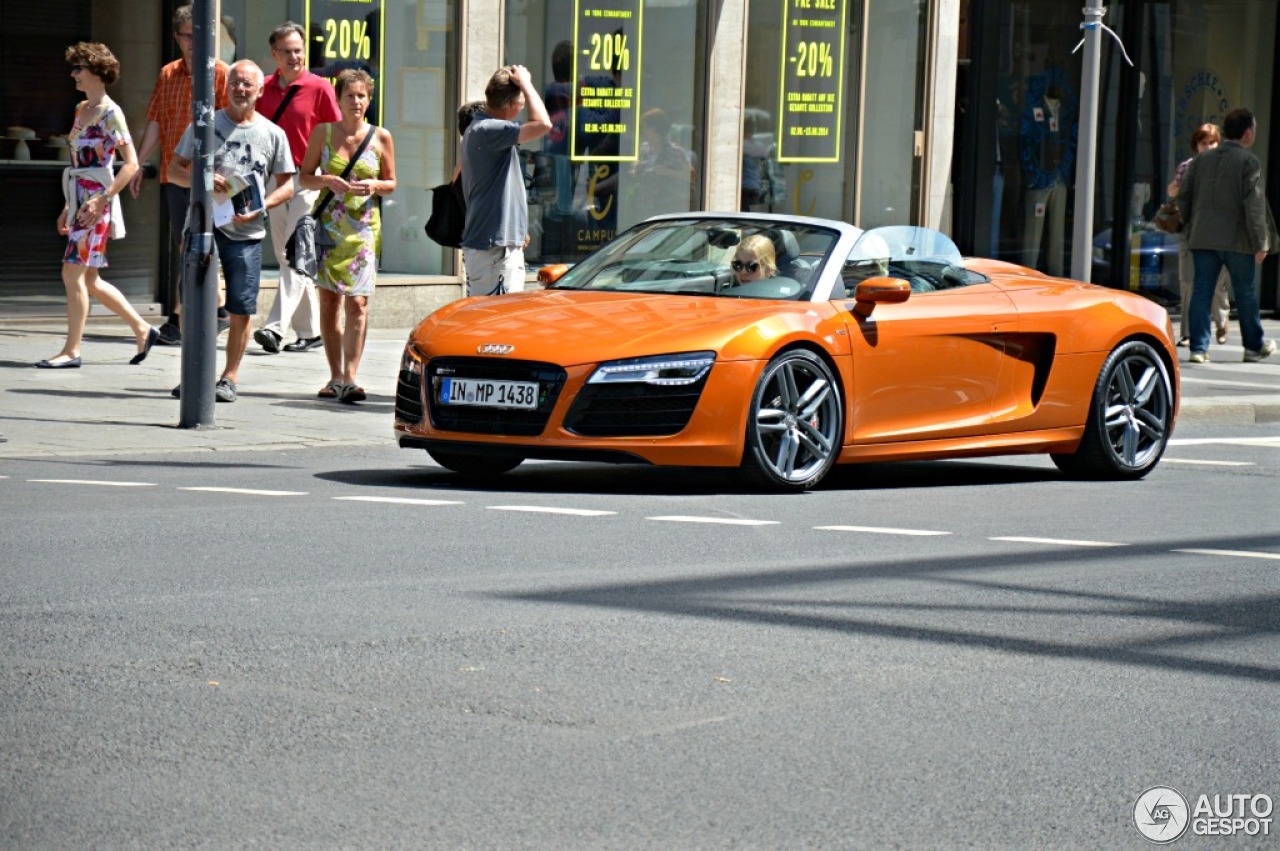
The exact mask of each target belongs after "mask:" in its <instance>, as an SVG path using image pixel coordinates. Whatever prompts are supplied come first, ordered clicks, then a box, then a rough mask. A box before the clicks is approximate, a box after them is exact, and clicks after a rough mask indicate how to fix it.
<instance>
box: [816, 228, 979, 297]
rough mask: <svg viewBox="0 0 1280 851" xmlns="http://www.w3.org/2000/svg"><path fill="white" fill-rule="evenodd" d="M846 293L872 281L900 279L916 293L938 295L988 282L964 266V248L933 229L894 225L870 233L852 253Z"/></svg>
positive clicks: (845, 275)
mask: <svg viewBox="0 0 1280 851" xmlns="http://www.w3.org/2000/svg"><path fill="white" fill-rule="evenodd" d="M841 277H842V278H843V280H844V285H845V293H846V294H852V293H853V290H854V288H855V287H856V286H857V285H858V284H859V283H860V282H862V281H865V280H867V279H869V278H879V277H892V278H900V279H903V280H906V281H908V282H909V283H910V284H911V290H912V291H913V292H934V291H935V290H948V289H954V288H956V287H963V286H968V285H970V284H976V283H982V282H985V281H987V280H988V279H987V278H986V276H985V275H982V274H979V273H978V272H974V271H971V270H968V269H966V268H965V267H964V258H963V257H962V256H961V255H960V249H959V248H957V247H956V244H955V243H954V242H952V241H951V240H950V238H948V237H947V236H946V235H944V234H941V233H939V232H938V231H936V230H930V229H929V228H920V227H912V226H910V225H893V226H890V227H882V228H875V229H874V230H869V231H866V232H864V233H863V234H862V236H860V237H858V241H857V242H855V243H854V245H853V250H852V251H850V252H849V256H848V258H846V259H845V262H844V270H843V272H842V273H841Z"/></svg>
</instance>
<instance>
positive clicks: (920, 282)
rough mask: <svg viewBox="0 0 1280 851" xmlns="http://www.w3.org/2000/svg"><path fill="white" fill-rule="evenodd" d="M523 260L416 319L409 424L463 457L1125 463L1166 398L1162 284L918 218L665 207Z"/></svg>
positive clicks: (774, 472)
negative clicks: (1081, 269) (489, 286)
mask: <svg viewBox="0 0 1280 851" xmlns="http://www.w3.org/2000/svg"><path fill="white" fill-rule="evenodd" d="M539 277H540V279H541V280H542V281H543V283H544V284H545V288H542V289H537V290H533V291H528V292H522V293H513V294H510V295H505V296H498V297H481V298H470V299H463V300H460V301H456V302H453V303H451V304H449V305H447V306H445V307H443V308H441V309H439V310H437V311H436V312H434V313H432V314H431V315H430V316H428V317H427V318H426V319H424V320H423V321H422V323H421V324H420V325H418V327H417V328H415V329H414V330H413V333H412V334H411V335H410V337H409V342H408V344H407V345H406V346H405V350H404V355H403V358H402V361H401V365H400V374H399V383H398V387H397V392H396V408H395V433H396V435H397V437H398V439H399V443H400V445H401V446H402V447H408V448H420V449H425V450H427V452H428V453H430V454H431V457H432V458H434V459H435V460H436V461H437V462H438V463H440V464H441V465H442V466H444V467H447V468H449V469H451V470H454V471H457V472H459V473H463V474H469V475H497V474H500V473H503V472H506V471H508V470H510V469H512V468H514V467H515V466H516V465H518V464H519V463H520V462H521V461H523V460H524V459H526V458H543V459H580V460H589V461H614V462H639V463H647V464H665V465H683V466H706V467H740V468H741V469H742V471H743V473H744V474H745V476H746V478H747V479H749V480H751V481H753V482H754V483H755V485H756V486H763V487H765V488H769V489H775V490H781V491H800V490H804V489H807V488H812V487H813V486H815V485H816V484H818V482H819V481H821V480H822V478H823V476H825V475H826V474H827V472H828V471H829V470H830V469H831V467H832V465H834V464H853V463H858V462H864V461H887V460H893V459H920V458H955V457H972V456H980V455H1005V454H1014V453H1047V454H1049V455H1050V456H1051V457H1052V458H1053V460H1054V461H1055V462H1056V463H1057V465H1058V466H1059V467H1060V468H1061V469H1062V470H1063V471H1064V472H1066V473H1068V474H1069V475H1073V476H1082V477H1092V478H1110V479H1136V478H1140V477H1142V476H1144V475H1145V474H1146V473H1148V472H1149V471H1150V470H1151V469H1152V468H1153V467H1155V465H1156V463H1157V462H1158V461H1159V460H1160V456H1161V454H1162V453H1163V452H1164V448H1165V445H1166V443H1167V442H1168V440H1169V435H1170V433H1171V432H1172V430H1173V425H1174V419H1175V417H1176V414H1177V407H1178V381H1177V379H1178V367H1177V358H1176V356H1175V353H1174V342H1173V340H1174V338H1173V332H1172V326H1171V325H1170V322H1169V318H1168V315H1167V314H1166V313H1165V311H1164V310H1163V309H1162V308H1161V307H1160V306H1159V305H1157V304H1154V303H1153V302H1151V301H1148V300H1146V299H1144V298H1142V297H1141V296H1138V295H1135V294H1132V293H1128V292H1121V291H1117V290H1113V289H1106V288H1103V287H1098V286H1092V285H1090V284H1084V283H1080V282H1078V281H1071V280H1065V279H1061V278H1051V277H1047V276H1045V275H1043V274H1041V273H1039V272H1036V271H1034V270H1030V269H1025V268H1022V267H1020V266H1014V265H1011V264H1008V263H1003V262H999V261H994V260H975V259H964V258H962V257H961V256H960V253H959V251H958V250H957V249H956V247H955V245H954V244H953V243H952V242H951V241H950V240H949V239H948V238H947V237H945V236H943V235H942V234H940V233H937V232H936V231H931V230H927V229H924V228H916V227H886V228H878V229H875V230H870V231H863V230H861V229H859V228H856V227H853V226H851V225H848V224H845V223H842V222H836V221H828V220H823V219H814V218H804V217H796V216H774V215H767V216H766V215H752V214H740V215H739V214H721V213H690V214H677V215H667V216H660V217H657V218H654V219H650V220H648V221H646V222H644V223H642V224H640V225H637V226H635V227H633V228H631V229H630V230H628V231H625V232H624V233H622V234H619V235H618V237H617V238H616V239H614V240H613V241H611V242H610V243H608V244H607V245H605V246H604V247H602V248H601V249H599V250H598V251H596V252H595V253H593V254H592V255H590V256H589V257H587V258H586V259H585V260H584V261H583V262H581V263H580V264H578V265H576V266H574V267H572V268H568V269H566V268H565V267H563V266H561V267H547V268H545V269H543V270H542V272H541V273H540V276H539Z"/></svg>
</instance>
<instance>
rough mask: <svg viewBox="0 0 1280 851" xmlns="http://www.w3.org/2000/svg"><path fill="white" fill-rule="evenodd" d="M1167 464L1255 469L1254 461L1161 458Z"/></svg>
mask: <svg viewBox="0 0 1280 851" xmlns="http://www.w3.org/2000/svg"><path fill="white" fill-rule="evenodd" d="M1160 460H1161V461H1162V462H1163V463H1165V464H1204V465H1206V466H1209V467H1253V466H1256V465H1255V464H1254V463H1253V462H1252V461H1202V460H1200V459H1198V458H1161V459H1160Z"/></svg>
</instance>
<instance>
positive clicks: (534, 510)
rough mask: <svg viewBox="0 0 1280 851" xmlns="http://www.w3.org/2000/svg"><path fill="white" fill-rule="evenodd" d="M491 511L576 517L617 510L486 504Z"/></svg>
mask: <svg viewBox="0 0 1280 851" xmlns="http://www.w3.org/2000/svg"><path fill="white" fill-rule="evenodd" d="M485 508H487V509H488V510H490V511H526V512H529V513H530V514H571V515H574V516H575V517H605V516H607V515H610V514H617V513H618V512H616V511H596V510H594V509H590V508H555V507H552V506H545V505H486V506H485Z"/></svg>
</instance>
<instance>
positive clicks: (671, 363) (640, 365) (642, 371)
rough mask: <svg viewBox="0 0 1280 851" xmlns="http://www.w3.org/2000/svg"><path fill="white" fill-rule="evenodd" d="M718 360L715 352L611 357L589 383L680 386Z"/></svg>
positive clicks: (692, 380) (694, 380) (597, 370)
mask: <svg viewBox="0 0 1280 851" xmlns="http://www.w3.org/2000/svg"><path fill="white" fill-rule="evenodd" d="M715 362H716V353H715V352H686V353H683V354H678V355H656V356H654V357H647V358H627V359H626V360H611V361H606V362H605V363H602V364H600V366H598V367H597V368H596V371H595V372H593V373H592V374H591V377H590V378H588V379H587V383H588V384H628V383H640V384H658V385H665V386H668V387H670V386H679V385H682V384H693V383H694V382H696V381H699V380H700V379H701V378H702V377H703V376H704V375H706V374H707V370H709V369H711V365H712V364H713V363H715Z"/></svg>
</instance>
